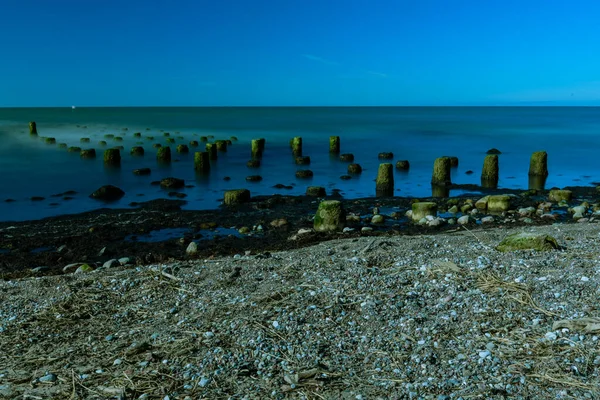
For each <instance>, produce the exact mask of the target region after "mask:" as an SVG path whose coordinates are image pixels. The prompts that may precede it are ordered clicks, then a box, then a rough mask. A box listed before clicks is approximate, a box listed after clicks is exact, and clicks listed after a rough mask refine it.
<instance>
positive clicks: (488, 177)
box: [481, 154, 499, 189]
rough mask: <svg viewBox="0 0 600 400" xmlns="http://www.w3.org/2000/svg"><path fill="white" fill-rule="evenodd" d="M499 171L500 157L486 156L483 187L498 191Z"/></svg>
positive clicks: (482, 171) (482, 174)
mask: <svg viewBox="0 0 600 400" xmlns="http://www.w3.org/2000/svg"><path fill="white" fill-rule="evenodd" d="M498 171H499V168H498V156H497V155H496V154H490V155H487V156H485V158H484V159H483V169H482V170H481V186H482V187H484V188H491V189H496V188H497V187H498Z"/></svg>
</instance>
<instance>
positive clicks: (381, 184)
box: [375, 163, 394, 197]
mask: <svg viewBox="0 0 600 400" xmlns="http://www.w3.org/2000/svg"><path fill="white" fill-rule="evenodd" d="M393 168H394V167H393V165H392V164H389V163H384V164H379V169H378V171H377V179H376V180H375V195H376V196H377V197H381V196H393V195H394V169H393Z"/></svg>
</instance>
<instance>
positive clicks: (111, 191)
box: [90, 185, 125, 201]
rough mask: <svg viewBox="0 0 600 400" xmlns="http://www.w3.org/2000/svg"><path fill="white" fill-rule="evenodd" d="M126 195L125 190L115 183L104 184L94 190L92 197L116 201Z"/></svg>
mask: <svg viewBox="0 0 600 400" xmlns="http://www.w3.org/2000/svg"><path fill="white" fill-rule="evenodd" d="M123 196H125V192H124V191H123V190H121V189H120V188H118V187H116V186H113V185H104V186H102V187H100V188H98V189H96V190H95V191H94V193H92V194H91V195H90V197H91V198H92V199H96V200H104V201H115V200H119V199H120V198H121V197H123Z"/></svg>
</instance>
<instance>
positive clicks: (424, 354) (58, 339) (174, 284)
mask: <svg viewBox="0 0 600 400" xmlns="http://www.w3.org/2000/svg"><path fill="white" fill-rule="evenodd" d="M517 231H527V232H536V233H545V234H549V235H552V236H554V237H555V238H556V239H557V241H558V243H559V244H560V245H561V246H562V247H563V249H562V250H553V251H547V252H536V251H530V250H524V251H515V252H507V253H502V252H498V251H496V250H494V246H496V245H497V244H498V243H499V242H500V241H501V240H502V238H504V237H505V236H507V235H508V234H511V233H514V232H517ZM599 240H600V236H599V234H598V230H597V229H596V224H594V223H586V224H556V225H550V226H538V227H526V228H520V229H518V230H515V229H501V228H493V229H491V228H487V229H480V230H477V231H473V232H472V231H469V230H467V229H465V228H459V229H458V230H457V231H455V232H453V233H446V234H439V235H422V236H412V237H409V236H389V237H376V238H373V237H361V238H354V239H346V240H334V241H329V242H323V243H320V244H318V245H315V246H312V247H307V248H303V249H299V250H293V251H289V252H279V253H272V254H270V253H264V254H258V255H241V254H240V255H237V256H235V257H228V258H223V259H210V260H190V261H186V262H176V263H172V264H168V265H148V266H143V267H136V268H135V269H133V268H131V267H127V266H122V267H120V266H112V268H110V269H100V270H97V271H94V272H91V273H87V274H78V275H74V274H67V275H62V276H47V277H39V278H28V279H22V280H14V281H5V282H0V348H1V349H2V352H0V393H11V396H14V397H15V398H17V397H18V398H22V397H26V396H32V398H33V396H37V397H38V398H44V399H52V398H56V399H66V398H80V399H106V398H115V399H124V398H127V399H138V398H142V399H143V398H148V399H150V398H157V399H158V398H160V399H164V398H169V399H184V398H194V399H196V398H210V399H217V398H223V399H227V398H231V399H243V398H247V399H258V398H260V399H266V398H274V399H283V398H307V399H313V398H325V399H360V398H362V399H388V398H402V399H404V398H412V399H467V398H468V399H473V398H480V399H488V398H504V397H509V398H514V399H531V398H535V399H546V398H547V399H550V398H552V399H557V398H558V399H561V398H565V399H566V398H578V399H579V398H597V396H600V391H599V390H598V387H600V379H599V372H600V346H599V340H598V337H599V336H600V325H599V326H596V325H594V321H595V320H585V321H587V322H585V323H580V324H572V325H568V324H567V325H565V324H564V320H568V321H579V320H581V319H582V318H596V317H598V316H599V312H598V308H597V303H598V302H597V299H598V296H599V295H600V290H599V285H598V283H599V281H600V278H599V276H598V270H599V266H600V251H598V241H599ZM583 278H585V279H583ZM557 321H563V323H562V324H559V325H557V326H571V327H572V329H568V328H559V329H553V325H554V324H555V323H556V322H557ZM590 321H591V322H590ZM599 321H600V320H599ZM586 324H587V325H586ZM99 371H100V372H99ZM48 376H54V378H55V379H53V380H52V379H49V378H48V379H47V380H46V379H45V380H44V381H43V380H42V378H44V377H48ZM73 394H75V397H72V396H73Z"/></svg>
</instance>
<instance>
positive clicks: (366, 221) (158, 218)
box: [0, 187, 597, 279]
mask: <svg viewBox="0 0 600 400" xmlns="http://www.w3.org/2000/svg"><path fill="white" fill-rule="evenodd" d="M571 189H572V191H573V200H572V201H571V202H570V203H569V206H571V207H572V206H577V205H580V204H581V203H582V202H587V203H589V205H590V207H589V210H588V213H587V215H586V217H588V220H589V219H591V221H590V222H595V220H594V216H593V215H592V212H593V208H592V207H591V205H592V204H594V203H595V202H596V199H597V194H596V193H597V192H596V188H593V187H576V188H571ZM488 193H490V194H505V193H510V194H511V208H510V211H509V212H506V213H504V215H488V214H487V213H486V212H477V213H475V214H473V215H472V222H471V223H469V224H468V225H466V227H467V228H468V229H469V230H482V229H483V230H485V229H488V228H491V227H511V226H531V225H548V224H553V223H571V222H574V221H573V219H572V217H571V215H570V213H569V212H568V207H566V206H564V205H563V206H561V207H559V206H558V204H556V203H555V204H550V203H548V204H546V205H545V207H547V209H546V211H544V213H545V214H547V215H545V217H542V216H541V215H538V214H537V213H536V212H531V209H530V211H528V212H526V215H525V214H523V213H524V211H522V210H525V209H526V208H527V207H533V210H536V211H537V209H538V207H539V206H540V204H542V205H543V204H545V202H547V200H548V191H539V192H535V191H534V192H532V191H514V190H491V191H489V192H488ZM482 197H483V195H471V196H459V197H452V198H447V199H446V198H423V199H421V200H424V201H434V202H436V203H437V204H438V207H439V213H438V214H439V215H440V216H441V217H442V218H443V219H444V221H441V222H440V224H439V226H436V227H430V226H422V225H419V224H416V223H413V222H409V221H408V220H407V218H406V217H405V213H406V211H407V210H409V209H411V206H412V203H413V202H414V200H415V199H413V198H402V197H391V198H375V197H371V198H364V199H343V198H340V197H337V196H328V197H326V198H325V199H335V200H340V201H341V202H342V204H343V206H344V208H345V210H346V212H347V213H348V214H350V215H352V216H353V217H352V218H351V219H349V221H348V223H347V227H348V229H347V230H346V231H345V232H334V233H322V232H314V231H312V225H313V223H312V218H313V216H314V214H315V212H316V210H317V206H318V203H319V201H320V200H321V198H316V197H307V196H283V195H274V196H256V197H254V198H252V199H251V201H250V202H249V203H247V204H244V205H240V206H238V207H225V206H221V207H219V208H217V209H214V210H181V206H182V205H183V204H185V201H183V200H172V199H162V200H154V201H149V202H147V203H140V207H139V208H136V209H99V210H95V211H90V212H85V213H80V214H74V215H65V216H56V217H48V218H45V219H41V220H34V221H22V222H0V255H1V257H0V276H1V277H3V278H4V279H14V278H18V277H23V276H40V275H46V274H62V273H65V272H69V271H70V269H69V268H66V269H65V267H67V266H69V265H70V266H71V267H70V268H71V269H72V268H77V267H76V266H78V265H82V264H88V265H90V266H91V267H92V268H98V267H101V266H102V265H104V263H105V262H107V261H109V260H112V259H121V258H127V259H128V262H127V263H126V264H128V265H131V266H135V265H142V264H148V263H155V262H166V261H168V260H186V259H190V258H200V257H211V256H213V257H215V256H226V255H234V254H245V253H246V252H251V253H253V254H257V253H262V252H272V251H282V250H289V249H294V248H300V247H305V246H308V245H311V244H315V243H318V242H322V241H329V240H332V239H336V238H358V237H361V236H396V235H421V234H437V233H443V232H445V231H452V230H456V229H462V228H461V227H460V225H456V224H453V225H450V224H448V221H449V220H450V219H454V220H455V221H454V222H456V220H457V219H458V218H459V217H460V216H461V215H463V214H462V213H460V212H459V213H457V214H454V215H452V214H451V213H448V212H447V211H448V210H449V209H451V207H452V206H454V205H456V206H457V207H462V205H464V204H465V203H467V202H471V203H472V204H474V203H475V202H476V201H477V200H479V199H480V198H482ZM374 208H377V209H379V210H380V211H379V213H380V214H381V215H382V216H383V218H384V223H383V224H377V223H372V222H371V218H372V216H373V209H374ZM473 208H475V207H473ZM519 210H521V214H523V215H521V214H520V213H519ZM472 213H473V211H469V214H472ZM548 214H550V216H549V215H548ZM486 216H487V217H491V218H488V219H487V220H485V222H482V221H483V218H485V217H486ZM242 228H246V229H247V230H246V231H244V233H240V229H242ZM299 231H303V232H304V233H303V234H301V235H298V232H299ZM294 237H295V238H294ZM291 238H293V239H291ZM192 241H194V242H196V243H197V247H198V249H197V253H196V254H195V255H193V256H189V255H187V254H186V249H187V246H188V245H189V243H190V242H192ZM73 265H75V267H74V266H73ZM71 272H72V271H71Z"/></svg>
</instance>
